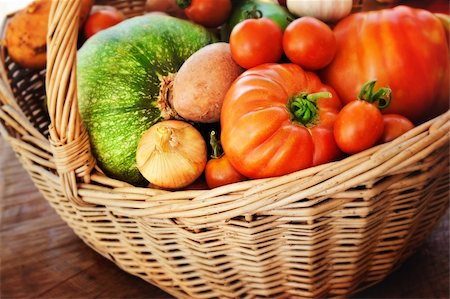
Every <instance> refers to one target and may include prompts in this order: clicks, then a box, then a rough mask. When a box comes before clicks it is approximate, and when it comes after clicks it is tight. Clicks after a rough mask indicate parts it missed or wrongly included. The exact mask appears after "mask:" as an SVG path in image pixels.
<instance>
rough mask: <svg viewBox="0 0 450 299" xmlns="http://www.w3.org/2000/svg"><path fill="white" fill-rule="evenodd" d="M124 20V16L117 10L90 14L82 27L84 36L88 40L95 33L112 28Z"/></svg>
mask: <svg viewBox="0 0 450 299" xmlns="http://www.w3.org/2000/svg"><path fill="white" fill-rule="evenodd" d="M123 20H125V16H124V15H123V14H122V13H121V12H120V11H119V10H117V9H111V8H109V9H102V10H98V11H96V12H94V13H93V14H91V15H90V16H89V17H88V19H87V21H86V24H85V26H84V35H85V37H86V38H90V37H91V36H93V35H94V34H96V33H97V32H99V31H101V30H104V29H106V28H109V27H112V26H114V25H116V24H118V23H120V22H122V21H123Z"/></svg>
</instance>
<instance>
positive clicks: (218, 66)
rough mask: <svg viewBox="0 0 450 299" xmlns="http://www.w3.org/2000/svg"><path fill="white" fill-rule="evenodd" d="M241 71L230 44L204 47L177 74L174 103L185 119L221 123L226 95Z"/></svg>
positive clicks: (174, 106)
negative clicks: (232, 55)
mask: <svg viewBox="0 0 450 299" xmlns="http://www.w3.org/2000/svg"><path fill="white" fill-rule="evenodd" d="M242 71H243V69H242V68H241V67H240V66H239V65H237V64H236V62H234V61H233V58H232V57H231V50H230V45H229V44H228V43H223V42H222V43H214V44H210V45H208V46H206V47H203V48H201V49H200V50H198V51H197V52H195V53H194V54H192V56H191V57H189V58H188V59H187V60H186V61H185V62H184V63H183V65H182V66H181V68H180V69H179V71H178V73H177V74H176V76H175V80H174V83H173V90H172V93H173V98H172V99H171V100H172V103H171V105H172V107H173V108H174V109H175V111H176V112H177V113H178V115H180V116H181V117H182V118H184V119H187V120H191V121H194V122H201V123H213V122H218V121H219V119H220V111H221V109H222V104H223V100H224V98H225V94H226V93H227V91H228V89H229V88H230V86H231V84H232V83H233V81H234V80H235V79H236V78H237V77H238V76H239V75H240V74H241V73H242Z"/></svg>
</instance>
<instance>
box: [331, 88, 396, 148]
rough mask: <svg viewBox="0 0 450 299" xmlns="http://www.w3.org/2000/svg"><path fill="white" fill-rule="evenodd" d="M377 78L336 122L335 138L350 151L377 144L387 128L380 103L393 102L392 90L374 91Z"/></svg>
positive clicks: (341, 112)
mask: <svg viewBox="0 0 450 299" xmlns="http://www.w3.org/2000/svg"><path fill="white" fill-rule="evenodd" d="M374 86H375V81H371V82H368V83H366V84H365V85H364V86H363V88H362V91H361V93H360V95H359V96H358V98H359V99H358V100H356V101H353V102H350V103H348V104H347V105H345V106H344V108H342V110H341V111H340V112H339V114H338V116H337V118H336V122H335V123H334V138H335V140H336V143H337V145H338V147H339V148H340V149H341V150H342V151H343V152H345V153H347V154H356V153H359V152H361V151H363V150H366V149H368V148H371V147H372V146H374V145H375V144H376V143H377V141H378V140H379V139H380V137H381V135H382V134H383V130H384V122H383V115H382V114H381V111H380V109H379V106H377V104H378V105H380V106H381V107H383V108H384V106H387V105H389V103H390V98H391V90H390V89H388V88H382V89H380V90H378V91H377V92H375V93H374V92H373V89H374Z"/></svg>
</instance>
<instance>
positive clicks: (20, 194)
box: [0, 138, 449, 299]
mask: <svg viewBox="0 0 450 299" xmlns="http://www.w3.org/2000/svg"><path fill="white" fill-rule="evenodd" d="M0 205H1V214H0V225H1V226H0V227H1V228H0V243H1V254H0V258H1V259H0V261H1V265H0V268H1V269H0V298H3V299H6V298H46V299H47V298H58V299H59V298H84V299H88V298H153V299H168V298H172V297H171V296H170V295H168V294H166V293H164V292H163V291H161V290H159V289H158V288H156V287H154V286H152V285H150V284H148V283H147V282H145V281H143V280H141V279H140V278H137V277H133V276H131V275H129V274H127V273H125V272H123V271H122V270H120V269H119V268H118V267H116V266H115V265H114V264H113V263H112V262H110V261H108V260H107V259H105V258H103V257H102V256H100V255H99V254H97V253H96V252H94V251H93V250H92V249H90V248H89V247H88V246H87V245H85V244H84V243H83V242H82V241H81V240H80V239H78V238H77V237H76V236H75V235H74V234H73V232H72V231H71V229H70V228H69V227H68V226H66V225H65V223H64V222H63V221H62V220H61V219H60V218H59V216H58V215H57V214H56V213H55V212H54V211H53V210H52V208H51V207H50V206H49V205H48V204H47V202H46V201H45V199H44V198H43V197H42V195H41V194H40V193H39V192H38V191H37V189H36V187H35V186H34V185H33V183H32V182H31V179H30V178H29V177H28V175H27V173H26V171H25V170H24V169H23V168H22V166H21V165H20V163H19V161H18V160H17V158H16V157H15V156H14V153H13V152H12V150H11V148H10V147H9V146H8V145H7V144H6V142H5V141H4V140H2V139H1V138H0ZM448 223H449V221H448V214H447V215H446V216H445V217H444V218H443V219H442V220H441V222H440V224H439V226H438V227H436V229H435V230H434V232H433V233H432V235H430V236H429V238H428V239H427V241H426V243H425V244H424V245H423V246H422V247H421V248H420V250H419V251H418V252H417V253H416V254H415V255H414V256H413V257H411V258H410V259H409V260H408V261H407V262H406V263H405V264H404V265H403V266H402V267H401V268H400V269H398V270H397V271H396V272H394V273H393V274H392V275H390V276H389V277H388V278H387V279H386V280H385V281H384V282H382V283H380V284H378V285H376V286H374V287H372V288H370V289H368V290H365V291H363V292H361V293H359V294H357V295H355V296H354V297H353V298H427V299H431V298H449V225H448Z"/></svg>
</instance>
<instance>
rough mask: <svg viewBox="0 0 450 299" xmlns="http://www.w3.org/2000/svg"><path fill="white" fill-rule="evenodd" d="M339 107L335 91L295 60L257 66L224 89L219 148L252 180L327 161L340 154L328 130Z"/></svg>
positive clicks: (235, 166) (331, 130) (237, 168)
mask: <svg viewBox="0 0 450 299" xmlns="http://www.w3.org/2000/svg"><path fill="white" fill-rule="evenodd" d="M328 96H329V97H330V98H327V97H328ZM340 108H341V104H340V101H339V99H338V98H337V96H336V93H335V92H334V90H333V89H332V88H331V87H329V86H326V85H323V84H322V83H321V82H320V80H319V78H318V77H317V75H315V74H314V73H311V72H307V71H304V70H303V69H302V68H301V67H299V66H298V65H296V64H264V65H260V66H258V67H255V68H252V69H251V70H247V71H246V72H244V73H243V74H242V75H241V76H240V77H239V78H238V79H236V81H234V83H233V84H232V86H231V87H230V89H229V90H228V93H227V95H226V97H225V100H224V103H223V106H222V112H221V119H220V121H221V126H222V133H221V141H222V146H223V149H224V151H225V154H226V155H227V156H228V159H229V160H230V162H231V164H232V165H233V167H234V168H236V170H237V171H239V172H240V173H242V174H243V175H244V176H246V177H249V178H252V179H254V178H264V177H273V176H279V175H283V174H287V173H291V172H294V171H297V170H300V169H304V168H307V167H310V166H313V165H316V164H319V163H325V162H330V161H332V160H335V159H337V158H338V157H339V156H340V151H339V149H338V148H337V146H336V144H335V142H334V141H333V129H332V128H333V123H334V119H335V118H336V115H337V114H338V111H339V109H340Z"/></svg>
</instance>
